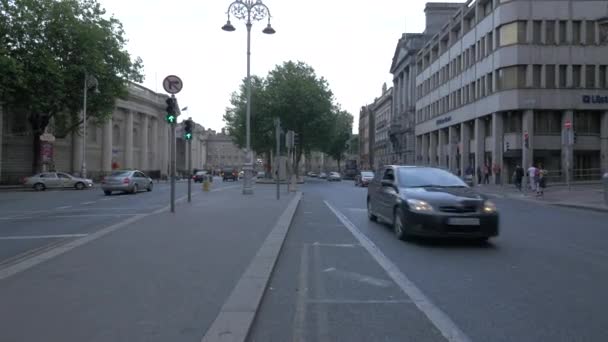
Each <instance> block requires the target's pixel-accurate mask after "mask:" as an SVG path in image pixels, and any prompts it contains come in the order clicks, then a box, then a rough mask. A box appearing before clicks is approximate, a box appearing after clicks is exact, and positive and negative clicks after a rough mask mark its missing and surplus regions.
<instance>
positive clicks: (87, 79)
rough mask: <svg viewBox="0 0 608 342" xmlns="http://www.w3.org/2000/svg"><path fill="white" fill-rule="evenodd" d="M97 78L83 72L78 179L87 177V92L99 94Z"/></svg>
mask: <svg viewBox="0 0 608 342" xmlns="http://www.w3.org/2000/svg"><path fill="white" fill-rule="evenodd" d="M97 86H98V82H97V78H95V76H93V75H89V73H88V72H86V71H85V72H84V98H83V101H82V102H83V104H82V126H83V129H82V132H83V133H82V162H81V165H80V177H82V178H86V177H87V92H88V90H89V89H93V92H94V93H95V94H99V89H98V87H97Z"/></svg>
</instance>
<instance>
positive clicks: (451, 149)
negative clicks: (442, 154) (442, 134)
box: [448, 126, 462, 174]
mask: <svg viewBox="0 0 608 342" xmlns="http://www.w3.org/2000/svg"><path fill="white" fill-rule="evenodd" d="M457 148H458V135H457V134H456V126H450V127H449V128H448V167H449V169H450V171H451V172H452V173H454V174H458V173H457V171H458V167H457V166H458V165H457V164H458V163H457V162H456V155H457V154H458V153H457ZM461 172H462V170H461Z"/></svg>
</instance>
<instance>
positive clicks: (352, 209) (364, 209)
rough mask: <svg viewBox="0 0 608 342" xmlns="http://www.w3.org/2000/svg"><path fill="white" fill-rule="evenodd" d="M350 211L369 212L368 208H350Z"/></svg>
mask: <svg viewBox="0 0 608 342" xmlns="http://www.w3.org/2000/svg"><path fill="white" fill-rule="evenodd" d="M348 210H350V211H360V212H367V208H348Z"/></svg>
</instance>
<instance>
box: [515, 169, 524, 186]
mask: <svg viewBox="0 0 608 342" xmlns="http://www.w3.org/2000/svg"><path fill="white" fill-rule="evenodd" d="M523 178H524V169H523V168H522V167H521V166H520V165H519V164H517V166H516V167H515V171H513V183H515V187H516V188H517V190H519V191H521V183H522V180H523Z"/></svg>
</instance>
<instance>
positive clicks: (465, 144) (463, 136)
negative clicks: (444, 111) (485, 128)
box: [460, 122, 471, 175]
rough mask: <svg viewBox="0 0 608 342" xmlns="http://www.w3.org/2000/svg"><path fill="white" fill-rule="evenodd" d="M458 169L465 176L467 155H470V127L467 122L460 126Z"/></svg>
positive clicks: (467, 164)
mask: <svg viewBox="0 0 608 342" xmlns="http://www.w3.org/2000/svg"><path fill="white" fill-rule="evenodd" d="M460 144H461V146H462V147H461V149H460V168H461V169H462V174H463V175H464V174H465V171H466V169H467V168H468V167H469V154H471V125H470V124H469V123H468V122H463V123H461V124H460Z"/></svg>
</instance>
